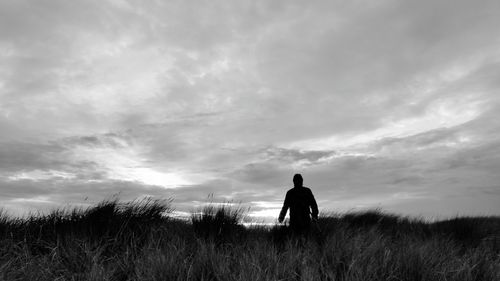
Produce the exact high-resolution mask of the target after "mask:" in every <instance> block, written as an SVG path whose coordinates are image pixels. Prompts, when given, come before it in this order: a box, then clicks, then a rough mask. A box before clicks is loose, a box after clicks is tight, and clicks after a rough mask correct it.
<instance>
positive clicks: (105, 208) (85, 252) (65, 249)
mask: <svg viewBox="0 0 500 281" xmlns="http://www.w3.org/2000/svg"><path fill="white" fill-rule="evenodd" d="M171 210H172V208H171V205H170V201H169V200H151V199H145V200H141V201H133V202H128V203H121V202H119V201H118V200H107V201H103V202H101V203H99V204H97V205H96V206H94V207H91V208H85V209H83V208H75V209H63V210H55V211H53V212H52V213H50V214H48V215H32V216H29V217H26V218H22V219H20V218H12V217H9V216H7V215H6V214H5V213H3V212H0V280H433V281H434V280H460V281H463V280H465V281H467V280H481V281H482V280H485V281H487V280H500V245H499V243H498V237H499V234H500V218H499V217H457V218H452V219H449V220H443V221H439V222H434V223H428V222H425V221H424V220H421V219H414V218H409V217H401V216H397V215H394V214H388V213H385V212H383V211H381V210H369V211H365V212H356V213H346V214H329V215H326V216H323V217H320V219H319V220H318V222H317V224H315V225H314V227H313V228H312V231H311V233H310V234H309V236H307V237H305V236H294V235H292V234H291V233H290V232H289V231H288V229H287V227H284V226H281V225H276V226H273V227H264V226H254V227H249V228H245V227H243V226H242V225H241V222H242V219H243V218H244V216H245V212H246V210H245V209H243V208H241V207H233V206H232V205H231V204H221V205H214V204H212V205H208V206H206V207H205V208H203V209H202V210H200V211H199V212H196V213H195V214H193V215H192V217H191V220H190V221H182V220H177V219H174V218H171V217H170V216H169V214H170V211H171Z"/></svg>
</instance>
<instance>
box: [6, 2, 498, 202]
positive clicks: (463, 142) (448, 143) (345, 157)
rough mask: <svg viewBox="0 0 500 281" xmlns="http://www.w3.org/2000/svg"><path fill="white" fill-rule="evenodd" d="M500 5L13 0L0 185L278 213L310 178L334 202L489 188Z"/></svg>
mask: <svg viewBox="0 0 500 281" xmlns="http://www.w3.org/2000/svg"><path fill="white" fill-rule="evenodd" d="M498 8H500V7H499V4H498V3H497V2H496V1H483V2H481V3H480V4H478V3H471V2H469V1H451V0H450V1H448V0H444V1H438V2H435V1H434V2H427V1H424V2H422V1H420V2H415V3H402V2H401V3H400V2H397V1H382V2H377V3H366V2H364V1H351V2H349V3H345V2H343V1H329V2H323V3H305V2H302V1H272V2H269V1H243V2H227V1H211V2H210V3H195V2H186V1H168V2H147V3H142V2H141V3H138V2H131V1H121V0H114V1H104V2H102V1H86V2H79V3H72V4H68V3H66V2H65V1H51V2H50V3H49V2H43V1H42V2H32V1H3V2H1V3H0V131H1V132H2V135H1V137H0V179H1V180H2V182H1V183H0V189H2V190H3V189H4V188H5V189H6V190H11V187H12V186H13V185H18V186H19V190H26V191H33V192H34V194H38V193H37V192H38V191H35V189H36V188H35V186H37V184H42V185H40V186H45V187H46V188H47V190H51V189H55V190H57V192H60V194H59V195H56V192H54V193H50V194H51V195H50V196H49V195H47V196H49V197H50V198H49V197H47V198H46V200H45V199H44V200H45V201H44V200H41V201H40V200H39V201H37V202H38V203H39V204H42V205H43V204H49V203H47V202H49V201H50V202H56V201H58V200H59V201H61V202H64V201H65V198H66V197H65V196H68V197H67V198H70V197H71V196H72V195H71V194H72V193H71V192H70V191H67V190H66V189H62V188H60V185H62V184H63V182H64V183H65V184H67V185H68V186H73V185H74V186H81V187H80V188H79V189H82V190H84V191H85V192H88V193H89V194H95V195H96V198H97V196H98V195H104V194H105V193H106V194H107V192H108V190H113V189H115V187H116V186H118V185H120V184H124V185H126V186H127V190H130V194H142V193H141V192H142V191H143V190H146V189H148V188H152V186H155V187H154V188H153V189H154V190H157V191H158V192H157V193H155V192H156V191H155V192H153V193H154V194H158V195H159V194H160V193H161V192H160V191H162V190H163V191H165V192H167V191H168V192H174V191H175V192H176V193H177V196H178V197H179V198H180V199H179V200H178V203H179V204H180V205H182V206H188V205H189V204H191V202H192V201H197V200H196V198H197V197H201V198H204V197H205V196H206V195H205V191H207V193H216V194H220V195H217V196H221V198H242V200H246V201H249V202H277V201H280V200H282V193H283V192H284V190H286V189H287V188H288V187H287V186H288V185H289V184H290V182H291V176H293V174H294V173H296V172H301V173H303V174H304V175H305V179H306V183H308V184H310V186H311V187H312V188H314V191H315V192H316V193H317V194H318V197H319V198H322V199H321V200H323V201H322V206H325V207H329V206H336V205H337V206H343V207H345V208H347V207H348V206H349V204H352V205H360V206H361V205H370V204H376V203H377V202H385V203H384V204H386V205H387V206H399V207H397V208H400V209H401V210H402V208H403V207H404V204H399V203H398V202H410V201H411V202H413V203H415V202H424V201H425V200H433V199H432V198H436V197H438V198H443V199H442V200H446V198H445V197H446V196H445V195H449V194H453V193H458V194H461V196H462V197H464V198H465V197H466V196H468V195H469V194H472V193H470V191H471V190H475V189H477V190H484V192H486V193H487V192H489V191H491V190H492V187H494V186H495V183H494V182H495V181H496V180H497V178H496V175H495V174H494V173H493V172H492V171H493V170H494V169H496V167H497V164H498V163H497V159H498V158H497V153H496V145H497V144H498V141H499V136H500V135H499V134H498V128H499V127H500V124H499V123H498V121H497V120H500V119H499V118H498V106H499V99H498V97H497V95H496V93H497V91H498V88H499V86H500V83H499V82H500V79H499V78H498V77H500V75H499V72H500V67H499V62H500V53H499V52H498V49H499V48H498V47H499V42H498V40H497V38H498V35H499V34H498V31H497V30H496V29H495V28H492V27H494V26H498V25H499V23H500V22H499V21H500V20H499V19H500V17H499V15H498V12H497V11H498V10H500V9H498ZM86 183H88V186H89V189H86V188H84V187H83V185H84V184H86ZM98 183H101V184H102V185H103V190H106V192H104V191H102V192H101V191H100V189H99V187H98ZM23 186H24V187H23ZM161 188H163V189H161ZM132 189H134V190H135V189H137V190H136V191H134V192H132ZM36 190H38V189H36ZM9 192H10V191H9ZM481 192H482V191H481ZM481 192H478V193H477V194H481ZM484 192H483V194H486V193H484ZM22 194H23V193H22V192H21V193H19V194H17V195H15V194H12V195H9V196H11V197H9V198H10V199H9V200H11V199H12V200H14V197H15V196H19V198H18V199H22V198H24V197H22ZM24 194H28V193H27V192H26V193H24ZM65 194H67V195H65ZM474 194H476V193H474ZM40 196H42V195H41V194H40ZM477 196H480V195H477ZM26 198H28V197H26ZM26 198H25V199H26ZM386 199H387V200H386ZM75 200H76V199H75ZM342 200H344V201H342ZM419 200H420V201H419ZM422 200H423V201H422ZM485 200H486V199H485ZM42 201H43V202H46V203H40V202H42ZM341 201H342V202H343V203H342V202H341ZM459 201H460V200H458V201H454V202H455V203H457V202H459ZM26 202H27V201H26ZM26 202H25V203H26ZM33 202H35V201H32V203H33ZM75 202H76V201H75ZM329 202H334V203H329ZM360 202H363V203H360ZM429 202H431V201H429ZM432 202H434V201H432ZM460 202H461V201H460ZM474 202H476V203H475V204H477V202H480V200H479V199H478V200H477V201H474ZM25 203H23V204H25ZM38 203H37V204H38ZM413 203H412V204H413ZM455 203H453V204H455ZM12 204H14V203H12ZM26 204H28V203H26ZM30 204H31V203H30ZM33 204H34V203H33ZM255 204H256V205H255V206H257V205H258V204H257V203H255ZM398 204H399V205H398ZM415 204H416V205H415V206H417V203H415ZM264 205H265V204H264ZM264 205H262V204H261V205H258V206H264ZM23 206H24V205H23ZM433 206H434V207H433V208H435V209H436V211H438V210H439V206H438V204H435V205H433ZM479 207H480V206H479V205H478V208H479ZM183 208H184V207H183ZM259 208H261V207H259ZM394 208H396V207H394ZM453 208H459V206H458V205H457V204H455V205H454V207H453ZM183 210H184V209H183ZM398 210H399V209H398ZM259 211H265V210H263V209H262V210H261V209H259Z"/></svg>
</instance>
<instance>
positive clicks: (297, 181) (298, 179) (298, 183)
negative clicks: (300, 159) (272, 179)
mask: <svg viewBox="0 0 500 281" xmlns="http://www.w3.org/2000/svg"><path fill="white" fill-rule="evenodd" d="M303 183H304V179H302V175H301V174H295V175H294V176H293V186H294V187H302V184H303Z"/></svg>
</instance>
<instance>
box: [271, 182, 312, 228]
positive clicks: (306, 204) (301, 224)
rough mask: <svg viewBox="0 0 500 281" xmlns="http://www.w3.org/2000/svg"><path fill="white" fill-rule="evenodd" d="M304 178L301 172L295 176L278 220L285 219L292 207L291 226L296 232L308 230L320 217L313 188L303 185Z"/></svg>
mask: <svg viewBox="0 0 500 281" xmlns="http://www.w3.org/2000/svg"><path fill="white" fill-rule="evenodd" d="M303 182H304V180H303V179H302V176H301V175H300V174H295V175H294V176H293V186H294V187H293V188H292V189H290V190H288V192H287V193H286V197H285V202H284V203H283V208H282V209H281V212H280V216H279V218H278V221H279V222H280V223H281V222H283V220H284V219H285V216H286V212H287V211H288V208H290V228H291V229H292V230H293V231H294V232H296V233H305V232H308V231H309V229H310V227H311V216H312V219H313V220H317V219H318V205H317V204H316V200H315V199H314V195H313V194H312V192H311V190H310V189H309V188H307V187H305V186H303Z"/></svg>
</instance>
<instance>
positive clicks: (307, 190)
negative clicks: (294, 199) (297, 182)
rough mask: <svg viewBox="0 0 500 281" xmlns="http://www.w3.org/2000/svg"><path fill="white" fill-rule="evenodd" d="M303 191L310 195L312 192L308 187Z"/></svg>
mask: <svg viewBox="0 0 500 281" xmlns="http://www.w3.org/2000/svg"><path fill="white" fill-rule="evenodd" d="M304 190H305V191H306V192H307V193H311V194H312V191H311V189H310V188H309V187H306V186H304Z"/></svg>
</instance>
